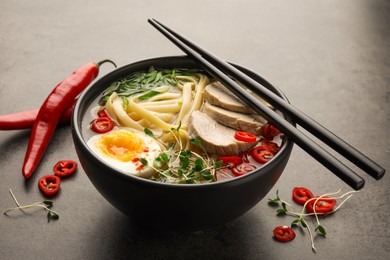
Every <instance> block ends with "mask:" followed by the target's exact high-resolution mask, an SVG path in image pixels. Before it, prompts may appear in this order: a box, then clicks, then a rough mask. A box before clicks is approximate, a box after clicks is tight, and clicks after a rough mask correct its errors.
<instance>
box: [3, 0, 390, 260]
mask: <svg viewBox="0 0 390 260" xmlns="http://www.w3.org/2000/svg"><path fill="white" fill-rule="evenodd" d="M0 17H1V19H0V35H1V37H0V60H1V62H0V113H1V114H5V113H12V112H17V111H22V110H26V109H32V108H38V107H39V106H40V104H41V103H42V101H43V100H44V99H45V98H46V96H47V94H48V93H49V92H50V91H51V90H52V88H53V87H54V86H55V85H56V84H57V83H58V82H59V81H61V80H62V79H63V78H64V77H66V76H68V75H69V74H70V73H71V72H72V71H73V70H74V69H75V68H77V67H79V66H81V65H82V64H84V63H86V62H90V61H99V60H102V59H106V58H110V59H112V60H114V61H115V62H116V63H117V64H118V65H120V66H122V65H125V64H127V63H131V62H134V61H138V60H141V59H146V58H152V57H157V56H168V55H182V52H181V51H180V50H179V49H177V48H176V47H175V46H174V45H173V44H172V43H170V42H169V41H168V40H166V39H165V38H164V37H163V36H162V35H160V33H158V32H157V31H156V30H155V29H154V28H152V26H150V25H149V24H148V23H147V19H148V18H156V19H158V20H160V21H161V22H163V23H165V24H167V25H169V26H170V27H172V28H174V29H175V30H176V31H177V32H179V33H182V34H184V35H186V36H187V37H189V38H190V39H192V40H194V41H196V42H197V43H199V44H200V45H202V46H204V47H205V48H207V49H209V50H210V51H212V52H214V53H215V54H217V55H218V56H220V57H223V58H225V59H226V60H229V61H231V62H234V63H237V64H240V65H242V66H244V67H247V68H249V69H251V70H253V71H255V72H257V73H259V74H260V75H262V76H263V77H265V78H266V79H268V80H269V81H271V82H272V83H274V84H275V85H276V86H279V87H280V88H281V89H282V90H283V91H284V92H285V93H286V95H287V96H288V97H289V99H290V101H291V102H292V103H293V104H294V105H295V106H297V107H298V108H300V109H301V110H303V111H305V112H306V113H307V114H309V115H311V116H312V117H313V118H315V119H316V120H317V121H319V122H320V123H322V124H323V125H325V126H326V127H327V128H329V129H331V130H332V131H333V132H335V133H337V134H338V135H339V136H341V137H342V138H344V139H345V140H346V141H347V142H349V143H350V144H352V145H353V146H355V147H356V148H358V149H359V150H361V151H362V152H363V153H365V154H366V155H367V156H369V157H370V158H372V159H374V160H375V161H377V162H378V163H379V164H381V165H382V166H383V167H385V168H386V169H389V166H390V163H389V158H390V148H389V147H390V142H389V135H388V134H389V127H390V117H389V113H390V109H389V97H390V92H389V83H390V77H389V76H390V69H389V64H390V57H389V51H390V45H389V43H390V39H389V28H390V2H389V1H386V0H372V1H364V0H345V1H337V0H328V1H309V0H299V1H281V0H275V1H259V0H258V1H246V0H240V1H238V0H237V1H236V0H227V1H204V0H199V1H191V2H189V1H177V0H167V1H151V0H145V1H125V0H121V1H119V0H118V1H103V0H95V1H91V0H86V1H59V0H51V1H44V0H36V1H27V0H18V1H14V0H2V1H1V2H0ZM111 69H112V67H110V65H104V66H102V70H101V74H100V76H103V75H105V74H106V73H108V72H109V71H111ZM29 134H30V132H29V131H27V130H26V131H2V132H0V154H1V156H0V209H1V211H3V210H4V209H5V208H7V207H11V206H14V203H13V201H12V199H11V196H10V195H9V192H8V190H9V189H12V190H13V192H14V193H15V195H16V196H17V198H18V199H19V202H20V203H22V204H27V203H32V202H35V201H39V200H42V199H43V196H42V195H41V194H40V192H39V191H38V188H37V185H36V183H37V180H38V179H39V177H40V176H43V175H45V174H47V173H50V172H51V168H52V165H54V163H55V162H56V161H57V160H60V159H77V158H76V154H75V151H74V147H73V144H72V139H71V133H70V128H69V127H66V126H61V127H59V128H58V130H57V131H56V133H55V136H54V138H53V140H52V142H51V144H50V146H49V147H48V149H47V152H46V155H45V157H44V159H43V161H42V163H41V164H40V167H39V168H38V170H37V172H36V173H35V175H34V176H33V177H32V179H31V180H29V181H27V182H26V181H24V179H23V177H22V174H21V167H22V162H23V159H24V154H25V150H26V146H27V142H28V138H29ZM342 160H343V159H342ZM343 161H345V160H343ZM347 164H348V165H350V164H349V163H348V162H347ZM350 166H351V167H352V168H353V169H356V170H357V172H358V173H359V174H361V175H362V176H364V178H365V179H366V186H365V187H364V188H363V189H362V190H361V191H360V192H359V193H357V194H355V195H354V197H352V198H351V200H350V201H348V202H347V203H346V204H345V205H344V207H343V208H342V209H341V210H340V211H339V212H337V213H336V214H334V215H332V216H328V217H326V218H321V222H322V224H323V225H324V226H325V227H326V229H327V232H328V235H327V237H326V238H322V237H318V236H316V237H315V242H316V246H317V249H318V252H317V254H314V253H312V252H311V250H310V241H309V236H308V233H307V232H306V231H303V230H302V232H301V231H300V230H299V229H297V237H296V239H295V240H294V241H292V242H290V243H286V244H282V243H277V242H275V241H274V240H273V238H272V230H273V228H274V227H275V226H277V225H288V224H290V223H291V221H292V220H293V218H292V217H289V216H283V217H278V216H276V215H275V208H272V207H270V206H269V205H267V199H264V200H263V201H261V202H260V203H259V204H258V205H257V206H256V207H254V208H253V209H252V210H251V211H249V212H248V213H246V214H245V215H243V216H242V217H240V218H238V219H236V220H234V221H232V222H231V223H228V224H225V225H222V226H221V227H219V228H216V229H212V230H206V231H199V232H192V233H169V232H168V233H158V232H153V231H147V230H142V229H140V228H138V227H137V226H134V225H133V224H132V223H130V222H129V221H128V219H127V217H125V216H124V215H123V214H121V213H120V212H119V211H117V210H116V209H115V208H113V207H112V206H111V205H110V204H109V203H108V202H106V201H105V200H104V199H103V197H102V196H101V195H100V194H99V193H98V192H97V191H96V190H95V188H94V187H93V186H92V184H91V183H90V182H89V180H88V179H87V177H86V175H85V174H84V172H83V170H82V169H79V171H78V173H77V174H76V175H75V176H74V177H72V178H69V179H66V180H64V181H63V183H62V191H61V193H60V194H59V196H57V197H56V198H55V199H54V203H55V206H54V209H55V210H56V211H58V212H59V213H60V219H59V220H58V221H52V222H50V223H47V220H46V217H45V215H44V212H43V211H41V210H26V211H25V212H12V213H10V214H9V215H8V216H5V215H1V216H0V259H52V258H53V257H55V258H56V259H311V258H315V259H387V256H388V255H389V253H390V249H389V248H390V247H389V244H390V243H389V242H390V229H389V224H390V221H389V213H390V210H389V204H390V199H389V197H390V191H389V177H388V174H387V175H385V177H384V178H383V179H382V180H380V181H375V180H373V179H372V178H371V177H369V176H368V175H366V174H364V173H363V172H361V171H360V170H359V169H357V168H356V167H354V166H353V165H350ZM295 186H306V187H308V188H310V189H311V190H313V191H314V192H315V193H317V194H323V193H328V192H333V191H337V190H338V189H340V188H341V189H342V191H343V192H346V191H349V190H351V189H350V188H349V187H348V186H347V185H346V184H344V183H343V182H342V181H340V180H339V179H338V178H337V177H335V176H334V175H333V174H332V173H331V172H329V171H328V170H327V169H325V168H324V167H323V166H322V165H320V164H319V163H318V162H316V161H315V160H314V159H312V158H311V157H310V156H308V155H307V154H306V153H305V152H304V151H302V150H301V149H300V148H299V147H297V146H296V147H294V150H293V154H292V156H291V159H290V162H289V164H288V165H287V168H286V170H285V172H284V173H283V175H282V177H281V178H280V180H279V181H278V182H277V184H276V185H275V187H274V189H273V190H272V191H271V192H270V193H269V195H268V196H267V198H271V197H274V194H275V192H276V190H279V192H280V196H281V197H282V198H285V199H286V200H287V201H291V198H290V197H291V195H290V191H291V190H292V188H293V187H295ZM139 210H142V208H141V209H139ZM311 224H312V225H314V224H315V222H314V221H313V222H312V223H311Z"/></svg>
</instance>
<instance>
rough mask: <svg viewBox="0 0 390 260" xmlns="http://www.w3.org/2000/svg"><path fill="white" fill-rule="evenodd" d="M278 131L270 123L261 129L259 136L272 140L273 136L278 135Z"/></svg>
mask: <svg viewBox="0 0 390 260" xmlns="http://www.w3.org/2000/svg"><path fill="white" fill-rule="evenodd" d="M279 134H280V131H279V129H277V128H276V126H274V125H273V124H271V123H266V124H265V125H264V126H263V128H262V129H261V135H262V136H263V137H264V138H266V139H270V140H272V139H273V138H274V137H275V136H277V135H279Z"/></svg>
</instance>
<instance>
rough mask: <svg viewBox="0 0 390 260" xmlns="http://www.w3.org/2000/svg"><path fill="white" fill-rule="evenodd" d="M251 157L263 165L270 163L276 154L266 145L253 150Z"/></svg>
mask: <svg viewBox="0 0 390 260" xmlns="http://www.w3.org/2000/svg"><path fill="white" fill-rule="evenodd" d="M251 155H252V157H253V159H255V160H256V161H257V162H259V163H262V164H264V163H267V162H269V161H270V160H271V159H272V158H273V157H274V154H273V153H272V152H271V151H270V150H269V149H268V147H267V146H265V145H260V146H257V147H255V148H253V149H252V151H251Z"/></svg>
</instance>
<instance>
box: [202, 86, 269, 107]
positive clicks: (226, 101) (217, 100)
mask: <svg viewBox="0 0 390 260" xmlns="http://www.w3.org/2000/svg"><path fill="white" fill-rule="evenodd" d="M248 91H249V90H248ZM204 98H205V100H206V101H207V102H209V103H210V104H211V105H214V106H218V107H222V108H225V109H227V110H230V111H234V112H239V113H245V114H254V113H255V112H254V111H253V109H251V108H250V107H248V106H247V105H246V104H245V103H244V102H242V101H241V100H240V99H239V98H238V97H237V96H236V95H234V94H233V93H232V92H231V91H230V90H229V89H228V88H226V87H225V86H224V85H222V83H221V82H219V81H215V82H212V83H210V84H209V85H207V86H206V88H205V90H204ZM257 98H258V99H259V100H260V101H261V102H263V103H264V104H266V105H267V106H269V107H270V108H272V106H271V105H270V104H269V103H267V102H266V101H264V100H263V99H261V98H260V97H257Z"/></svg>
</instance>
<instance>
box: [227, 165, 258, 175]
mask: <svg viewBox="0 0 390 260" xmlns="http://www.w3.org/2000/svg"><path fill="white" fill-rule="evenodd" d="M255 169H256V166H255V165H253V164H251V163H242V164H239V165H235V166H233V167H232V173H233V174H234V175H236V176H241V175H244V174H247V173H248V172H251V171H253V170H255Z"/></svg>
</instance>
